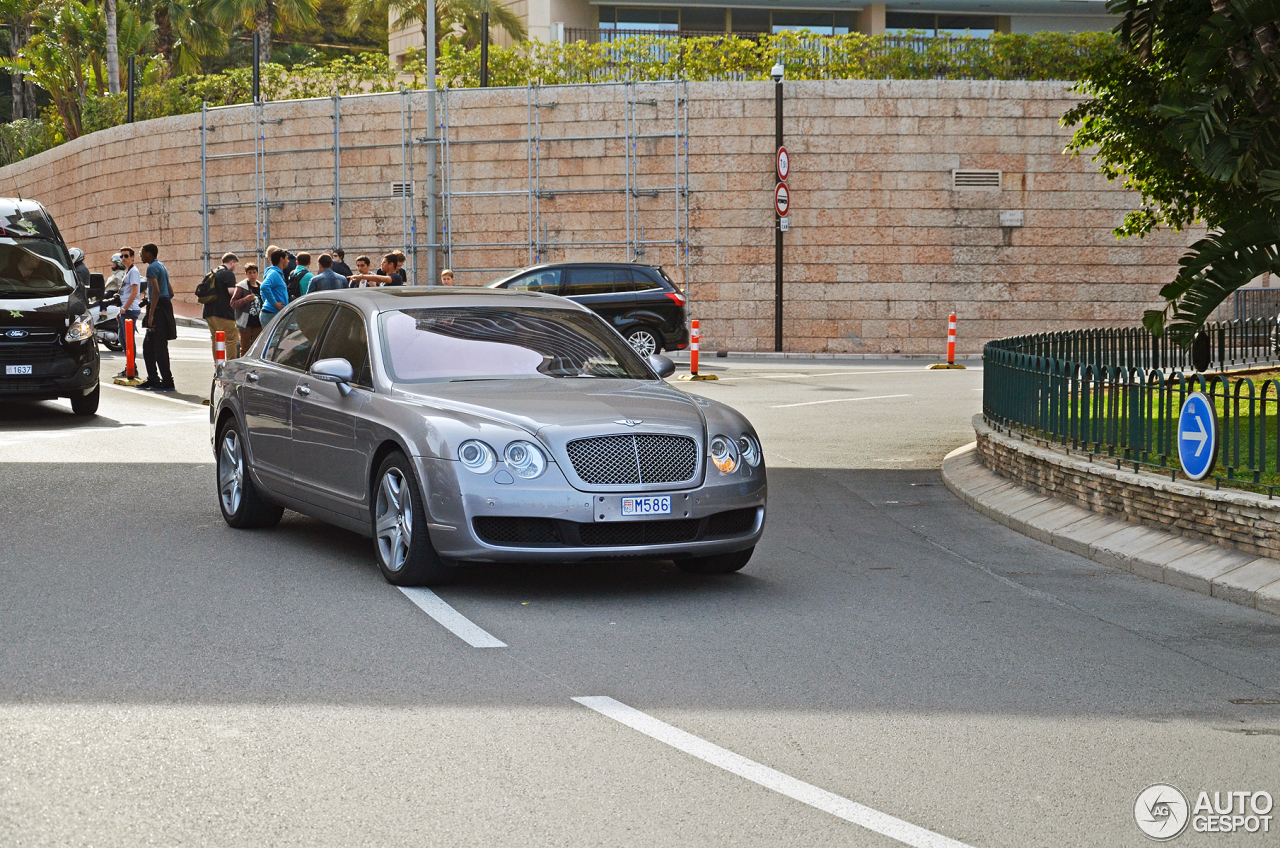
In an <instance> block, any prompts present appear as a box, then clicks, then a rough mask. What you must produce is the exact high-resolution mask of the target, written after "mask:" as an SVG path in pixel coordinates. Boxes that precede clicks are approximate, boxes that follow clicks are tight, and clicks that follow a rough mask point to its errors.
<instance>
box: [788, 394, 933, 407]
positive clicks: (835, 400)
mask: <svg viewBox="0 0 1280 848" xmlns="http://www.w3.org/2000/svg"><path fill="white" fill-rule="evenodd" d="M903 397H911V395H873V396H872V397H856V398H833V399H832V400H810V401H805V402H804V403H780V404H778V405H777V406H773V407H770V408H771V409H790V408H791V407H793V406H817V405H818V404H820V403H848V402H849V401H851V400H888V399H889V398H903Z"/></svg>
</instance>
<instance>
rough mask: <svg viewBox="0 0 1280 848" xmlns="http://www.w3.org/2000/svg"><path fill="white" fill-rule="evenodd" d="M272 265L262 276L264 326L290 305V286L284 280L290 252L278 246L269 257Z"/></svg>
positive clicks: (262, 317)
mask: <svg viewBox="0 0 1280 848" xmlns="http://www.w3.org/2000/svg"><path fill="white" fill-rule="evenodd" d="M267 261H268V262H270V263H271V267H270V268H268V269H267V275H266V276H265V277H263V278H262V315H261V319H262V326H263V327H266V326H267V322H268V321H270V320H271V319H272V318H274V317H276V313H277V312H279V311H280V310H281V309H284V308H285V307H286V306H288V305H289V287H288V286H287V285H286V284H285V281H284V269H285V266H286V265H288V264H289V254H288V253H286V252H285V251H283V250H281V249H279V248H276V249H275V250H273V251H271V254H270V255H269V256H268V257H267Z"/></svg>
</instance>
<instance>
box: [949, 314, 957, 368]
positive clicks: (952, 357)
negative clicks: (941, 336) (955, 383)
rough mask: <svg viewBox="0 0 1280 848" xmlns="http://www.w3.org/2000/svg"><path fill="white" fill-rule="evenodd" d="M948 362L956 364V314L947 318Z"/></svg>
mask: <svg viewBox="0 0 1280 848" xmlns="http://www.w3.org/2000/svg"><path fill="white" fill-rule="evenodd" d="M947 364H948V365H955V364H956V314H955V313H954V312H952V313H951V317H950V318H948V319H947Z"/></svg>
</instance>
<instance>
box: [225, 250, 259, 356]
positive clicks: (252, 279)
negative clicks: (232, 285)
mask: <svg viewBox="0 0 1280 848" xmlns="http://www.w3.org/2000/svg"><path fill="white" fill-rule="evenodd" d="M261 295H262V284H261V283H259V282H258V266H257V265H256V264H254V263H253V262H250V263H249V264H248V265H245V266H244V279H243V280H241V281H240V282H239V283H237V284H236V292H235V295H234V296H233V297H232V298H231V308H232V309H234V310H235V311H236V327H237V328H238V329H239V331H240V352H241V353H248V352H249V347H250V345H252V344H253V342H254V340H255V339H256V338H258V335H259V334H260V333H261V332H262V320H261V319H260V318H259V317H258V316H259V314H260V313H261V311H262V296H261Z"/></svg>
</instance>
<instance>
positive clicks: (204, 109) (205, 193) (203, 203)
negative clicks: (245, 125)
mask: <svg viewBox="0 0 1280 848" xmlns="http://www.w3.org/2000/svg"><path fill="white" fill-rule="evenodd" d="M200 229H201V231H202V235H203V243H204V253H202V254H201V255H200V264H201V265H207V264H208V263H209V104H208V103H201V104H200Z"/></svg>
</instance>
